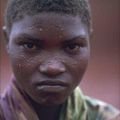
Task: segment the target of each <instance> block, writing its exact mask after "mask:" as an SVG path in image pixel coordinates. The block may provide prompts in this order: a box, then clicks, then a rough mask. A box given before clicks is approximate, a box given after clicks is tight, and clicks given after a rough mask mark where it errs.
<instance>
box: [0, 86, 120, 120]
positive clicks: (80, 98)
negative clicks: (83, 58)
mask: <svg viewBox="0 0 120 120" xmlns="http://www.w3.org/2000/svg"><path fill="white" fill-rule="evenodd" d="M59 114H60V118H59V120H120V112H119V110H117V109H115V108H114V107H112V106H111V105H108V104H106V103H103V102H101V101H99V100H96V99H92V98H89V97H87V96H84V95H83V94H82V92H81V91H80V89H79V88H78V87H77V88H76V89H75V90H74V92H73V93H72V95H71V96H69V97H68V99H67V101H66V102H65V103H64V104H63V105H62V108H61V111H60V113H59ZM0 120H39V118H38V116H37V114H36V113H35V111H34V109H33V108H32V107H31V105H30V104H28V101H27V100H26V99H24V97H23V95H22V93H21V92H20V91H19V90H18V89H17V87H15V85H14V84H11V85H10V86H9V88H8V89H7V90H6V92H5V94H4V95H2V96H1V99H0Z"/></svg>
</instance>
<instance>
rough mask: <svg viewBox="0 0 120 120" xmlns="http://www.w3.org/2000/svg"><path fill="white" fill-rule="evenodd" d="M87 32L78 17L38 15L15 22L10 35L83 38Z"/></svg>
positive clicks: (52, 14)
mask: <svg viewBox="0 0 120 120" xmlns="http://www.w3.org/2000/svg"><path fill="white" fill-rule="evenodd" d="M87 31H88V28H87V26H86V25H85V24H83V23H82V22H81V19H80V17H79V16H72V15H62V14H55V13H40V14H37V15H34V16H25V17H24V18H23V19H22V20H20V21H18V22H15V23H14V24H13V26H12V29H11V34H12V35H13V34H14V35H17V34H22V33H29V34H31V35H32V34H34V35H36V36H38V34H39V33H40V34H46V33H47V35H48V36H49V37H51V36H55V34H62V35H63V36H68V34H69V36H70V35H71V36H70V37H72V35H74V36H78V35H81V36H83V37H84V36H86V35H87V34H88V32H87ZM74 36H73V37H74Z"/></svg>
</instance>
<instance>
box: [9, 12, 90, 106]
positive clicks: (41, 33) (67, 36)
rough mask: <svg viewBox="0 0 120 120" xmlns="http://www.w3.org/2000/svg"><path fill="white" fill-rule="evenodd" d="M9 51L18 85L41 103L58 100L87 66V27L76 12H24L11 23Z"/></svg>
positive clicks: (72, 86)
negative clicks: (34, 13) (75, 14)
mask: <svg viewBox="0 0 120 120" xmlns="http://www.w3.org/2000/svg"><path fill="white" fill-rule="evenodd" d="M8 53H9V55H10V59H11V63H12V67H13V71H14V75H15V77H16V83H17V84H18V85H19V86H20V87H21V89H23V90H24V91H25V92H26V93H27V94H28V95H29V96H30V97H31V98H32V99H33V100H35V101H36V102H38V103H40V104H44V105H57V104H61V103H63V102H64V101H65V100H66V99H67V97H68V96H69V95H70V94H71V93H72V91H73V90H74V88H75V87H76V86H77V85H78V84H79V82H80V81H81V79H82V76H83V74H84V72H85V70H86V67H87V63H88V58H89V34H88V29H87V27H86V26H85V25H84V24H83V23H81V20H80V18H79V17H78V16H74V17H73V16H71V15H60V14H53V13H44V14H43V13H41V14H38V15H35V16H26V17H25V18H23V19H22V20H20V21H18V22H15V23H14V24H13V26H12V29H11V33H10V35H9V42H8Z"/></svg>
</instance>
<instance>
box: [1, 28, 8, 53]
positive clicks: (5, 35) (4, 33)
mask: <svg viewBox="0 0 120 120" xmlns="http://www.w3.org/2000/svg"><path fill="white" fill-rule="evenodd" d="M2 30H3V35H4V38H5V45H6V51H7V53H8V54H9V45H8V42H9V37H8V34H7V27H6V26H3V28H2Z"/></svg>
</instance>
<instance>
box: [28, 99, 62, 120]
mask: <svg viewBox="0 0 120 120" xmlns="http://www.w3.org/2000/svg"><path fill="white" fill-rule="evenodd" d="M29 100H30V103H31V104H32V106H33V108H34V110H35V112H36V113H37V115H38V117H39V119H40V120H48V119H49V120H58V119H59V113H60V110H61V105H56V106H46V105H41V104H39V103H37V102H35V101H34V100H32V99H31V98H29Z"/></svg>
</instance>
